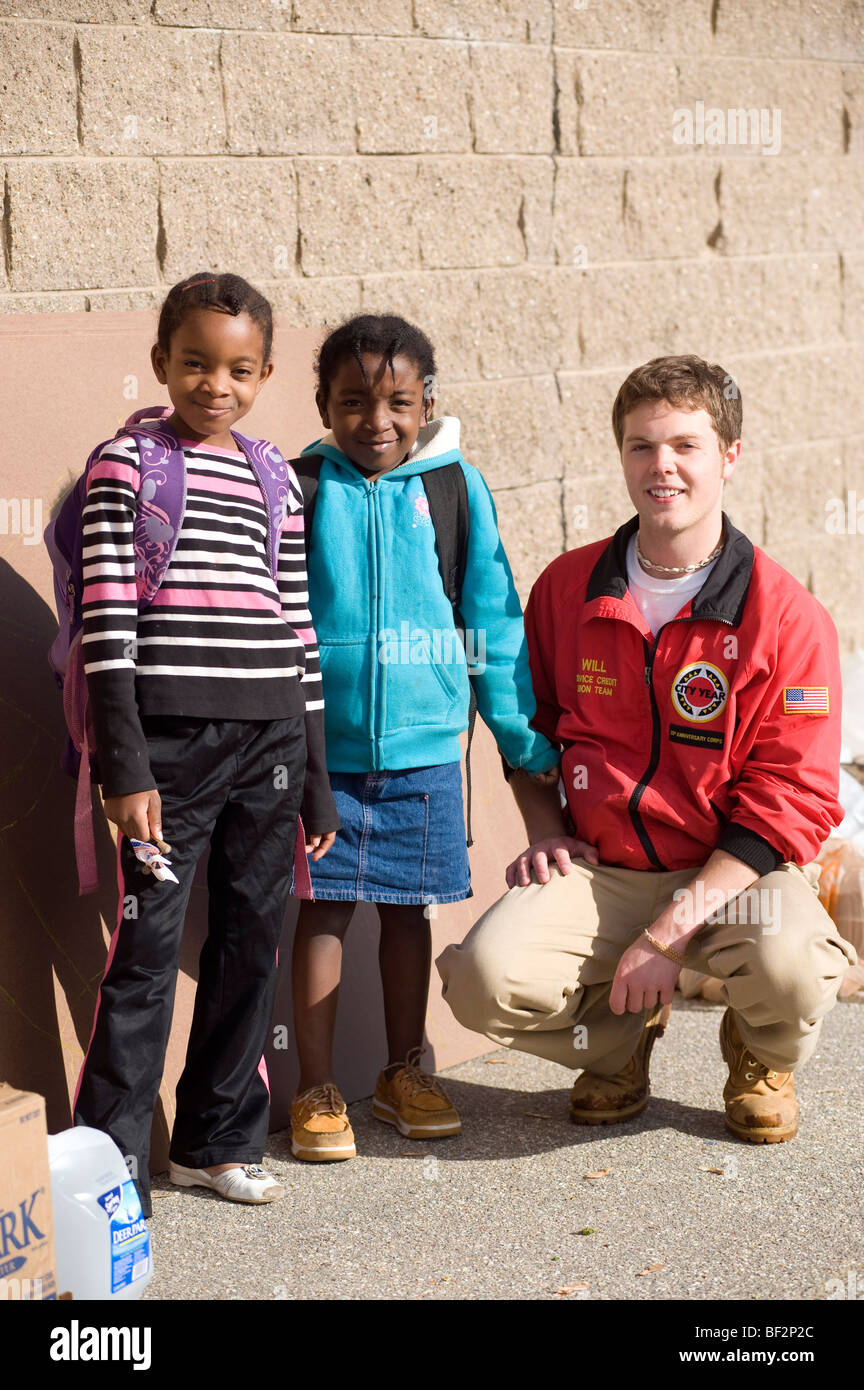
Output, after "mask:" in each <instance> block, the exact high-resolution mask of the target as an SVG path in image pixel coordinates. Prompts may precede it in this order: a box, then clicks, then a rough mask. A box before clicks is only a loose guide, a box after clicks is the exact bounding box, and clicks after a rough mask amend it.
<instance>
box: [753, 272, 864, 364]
mask: <svg viewBox="0 0 864 1390" xmlns="http://www.w3.org/2000/svg"><path fill="white" fill-rule="evenodd" d="M842 289H843V287H842V282H841V277H840V262H839V259H838V257H837V256H836V255H834V254H833V253H824V252H823V253H821V254H818V255H817V254H813V253H805V254H803V255H800V254H799V255H797V256H780V257H773V256H772V257H770V258H769V259H767V260H765V261H763V262H762V296H761V298H762V312H761V326H762V331H763V333H764V334H765V335H766V336H767V337H768V339H769V340H770V342H771V343H772V344H774V345H776V346H777V347H784V346H786V345H788V344H790V343H795V344H797V345H801V346H803V345H804V344H809V343H827V342H832V341H833V340H835V339H836V338H839V337H840V335H841V323H842ZM861 336H864V332H862V333H861Z"/></svg>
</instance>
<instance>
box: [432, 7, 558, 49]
mask: <svg viewBox="0 0 864 1390" xmlns="http://www.w3.org/2000/svg"><path fill="white" fill-rule="evenodd" d="M414 20H415V23H416V25H417V28H418V30H419V32H420V33H421V34H424V35H426V36H428V37H432V38H436V37H437V38H445V39H488V40H492V41H493V42H494V41H495V40H498V41H499V42H505V43H549V42H551V39H552V13H551V9H550V7H549V4H548V3H546V0H495V4H490V3H489V0H415V4H414Z"/></svg>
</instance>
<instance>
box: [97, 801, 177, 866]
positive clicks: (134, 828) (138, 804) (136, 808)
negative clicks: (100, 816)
mask: <svg viewBox="0 0 864 1390" xmlns="http://www.w3.org/2000/svg"><path fill="white" fill-rule="evenodd" d="M103 806H104V808H105V815H106V816H107V818H108V820H110V821H112V822H113V823H114V825H116V826H117V829H118V830H120V831H122V833H123V834H124V835H125V836H126V838H127V839H129V840H144V841H152V843H153V844H155V845H158V847H159V849H160V850H161V851H162V853H163V854H167V853H168V852H169V851H170V848H171V846H170V845H166V843H165V841H164V840H163V839H162V798H161V797H160V795H159V793H158V792H157V790H156V788H155V787H153V788H152V790H151V791H149V792H131V793H130V794H129V796H109V797H106V799H105V801H104V802H103Z"/></svg>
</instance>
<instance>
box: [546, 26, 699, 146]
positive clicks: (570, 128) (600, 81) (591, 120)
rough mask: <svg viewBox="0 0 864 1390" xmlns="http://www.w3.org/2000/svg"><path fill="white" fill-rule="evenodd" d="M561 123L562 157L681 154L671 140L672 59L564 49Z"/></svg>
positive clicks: (560, 53) (560, 55) (559, 64)
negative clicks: (580, 155) (567, 155)
mask: <svg viewBox="0 0 864 1390" xmlns="http://www.w3.org/2000/svg"><path fill="white" fill-rule="evenodd" d="M556 70H557V76H558V121H559V127H560V133H561V153H562V154H583V155H621V156H625V157H627V158H633V157H634V156H639V155H656V154H676V153H677V152H678V151H679V150H680V149H681V148H682V147H681V146H678V145H676V144H675V143H674V142H673V139H672V133H673V115H674V112H675V108H676V107H677V106H679V105H680V103H679V101H678V78H677V69H676V66H675V64H674V63H673V62H672V61H671V59H669V58H664V57H659V56H655V55H654V54H653V53H652V54H644V53H636V54H630V53H615V54H611V53H576V52H574V51H572V50H570V49H559V50H557V53H556Z"/></svg>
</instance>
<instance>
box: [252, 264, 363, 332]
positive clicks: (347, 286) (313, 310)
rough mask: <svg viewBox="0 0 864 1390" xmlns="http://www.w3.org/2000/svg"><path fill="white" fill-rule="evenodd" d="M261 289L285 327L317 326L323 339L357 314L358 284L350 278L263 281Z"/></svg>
mask: <svg viewBox="0 0 864 1390" xmlns="http://www.w3.org/2000/svg"><path fill="white" fill-rule="evenodd" d="M260 288H261V292H262V294H266V296H267V298H268V299H269V300H270V303H271V304H272V305H273V309H274V312H276V313H279V314H280V315H281V316H282V319H283V321H284V323H285V324H288V325H290V326H291V327H292V328H314V327H316V326H317V325H319V324H320V325H321V328H322V335H321V336H322V340H323V338H324V337H325V336H326V332H329V330H330V329H331V328H335V327H336V325H337V324H339V323H342V321H343V320H344V319H347V318H351V316H352V315H353V314H359V312H360V281H359V280H356V279H352V278H351V277H349V276H345V277H341V276H335V275H334V276H332V277H327V278H324V279H321V280H309V279H306V278H304V277H302V276H295V277H294V278H293V279H291V280H273V281H268V280H265V281H262V283H261V287H260ZM325 330H326V332H325Z"/></svg>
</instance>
